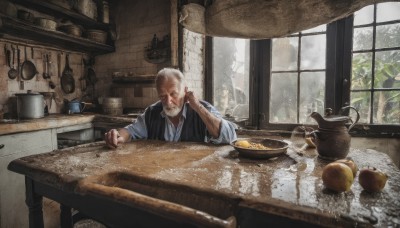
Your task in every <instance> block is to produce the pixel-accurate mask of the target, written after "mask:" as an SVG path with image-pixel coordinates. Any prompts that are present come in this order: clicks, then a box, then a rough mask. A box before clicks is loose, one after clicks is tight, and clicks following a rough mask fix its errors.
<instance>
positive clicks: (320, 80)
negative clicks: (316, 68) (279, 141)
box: [300, 72, 325, 123]
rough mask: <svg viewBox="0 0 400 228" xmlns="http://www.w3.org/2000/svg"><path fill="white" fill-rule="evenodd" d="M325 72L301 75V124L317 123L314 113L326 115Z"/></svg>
mask: <svg viewBox="0 0 400 228" xmlns="http://www.w3.org/2000/svg"><path fill="white" fill-rule="evenodd" d="M324 100H325V72H305V73H301V74H300V123H315V121H314V120H312V119H311V118H309V116H310V114H311V113H312V112H319V113H324V107H325V102H324Z"/></svg>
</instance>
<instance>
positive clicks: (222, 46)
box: [213, 37, 250, 120]
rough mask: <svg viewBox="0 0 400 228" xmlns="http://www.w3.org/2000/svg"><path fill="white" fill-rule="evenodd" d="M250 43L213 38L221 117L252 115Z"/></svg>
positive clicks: (215, 100) (216, 105)
mask: <svg viewBox="0 0 400 228" xmlns="http://www.w3.org/2000/svg"><path fill="white" fill-rule="evenodd" d="M249 44H250V42H249V40H244V39H233V38H219V37H215V38H213V85H214V98H213V102H214V105H215V107H216V108H217V110H218V111H220V112H221V114H222V115H225V116H232V117H235V119H236V120H238V119H242V118H248V116H249V105H248V104H249V50H250V49H249Z"/></svg>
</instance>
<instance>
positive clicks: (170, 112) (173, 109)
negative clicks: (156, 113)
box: [163, 104, 183, 117]
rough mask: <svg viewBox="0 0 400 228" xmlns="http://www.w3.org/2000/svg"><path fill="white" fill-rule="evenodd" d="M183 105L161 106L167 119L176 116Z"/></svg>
mask: <svg viewBox="0 0 400 228" xmlns="http://www.w3.org/2000/svg"><path fill="white" fill-rule="evenodd" d="M182 107H183V104H182V105H181V106H178V105H163V110H164V112H165V114H166V115H167V116H169V117H175V116H177V115H178V114H179V113H180V112H181V110H182Z"/></svg>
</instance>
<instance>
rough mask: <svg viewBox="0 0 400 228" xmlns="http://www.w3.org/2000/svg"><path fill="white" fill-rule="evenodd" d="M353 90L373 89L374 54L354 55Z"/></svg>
mask: <svg viewBox="0 0 400 228" xmlns="http://www.w3.org/2000/svg"><path fill="white" fill-rule="evenodd" d="M352 64H353V66H352V76H351V88H352V89H371V85H372V84H371V80H372V53H356V54H353V62H352Z"/></svg>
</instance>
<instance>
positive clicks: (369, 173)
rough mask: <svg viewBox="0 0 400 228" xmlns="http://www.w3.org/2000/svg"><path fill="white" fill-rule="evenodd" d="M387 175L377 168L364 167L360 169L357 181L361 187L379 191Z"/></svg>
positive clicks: (370, 190) (383, 185)
mask: <svg viewBox="0 0 400 228" xmlns="http://www.w3.org/2000/svg"><path fill="white" fill-rule="evenodd" d="M387 179H388V176H387V175H386V173H384V172H382V171H380V170H379V169H377V168H375V167H374V168H369V167H368V168H364V169H361V170H360V174H359V175H358V182H359V183H360V185H361V187H363V188H364V189H365V190H367V191H369V192H379V191H381V190H382V189H383V188H384V187H385V184H386V181H387Z"/></svg>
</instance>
